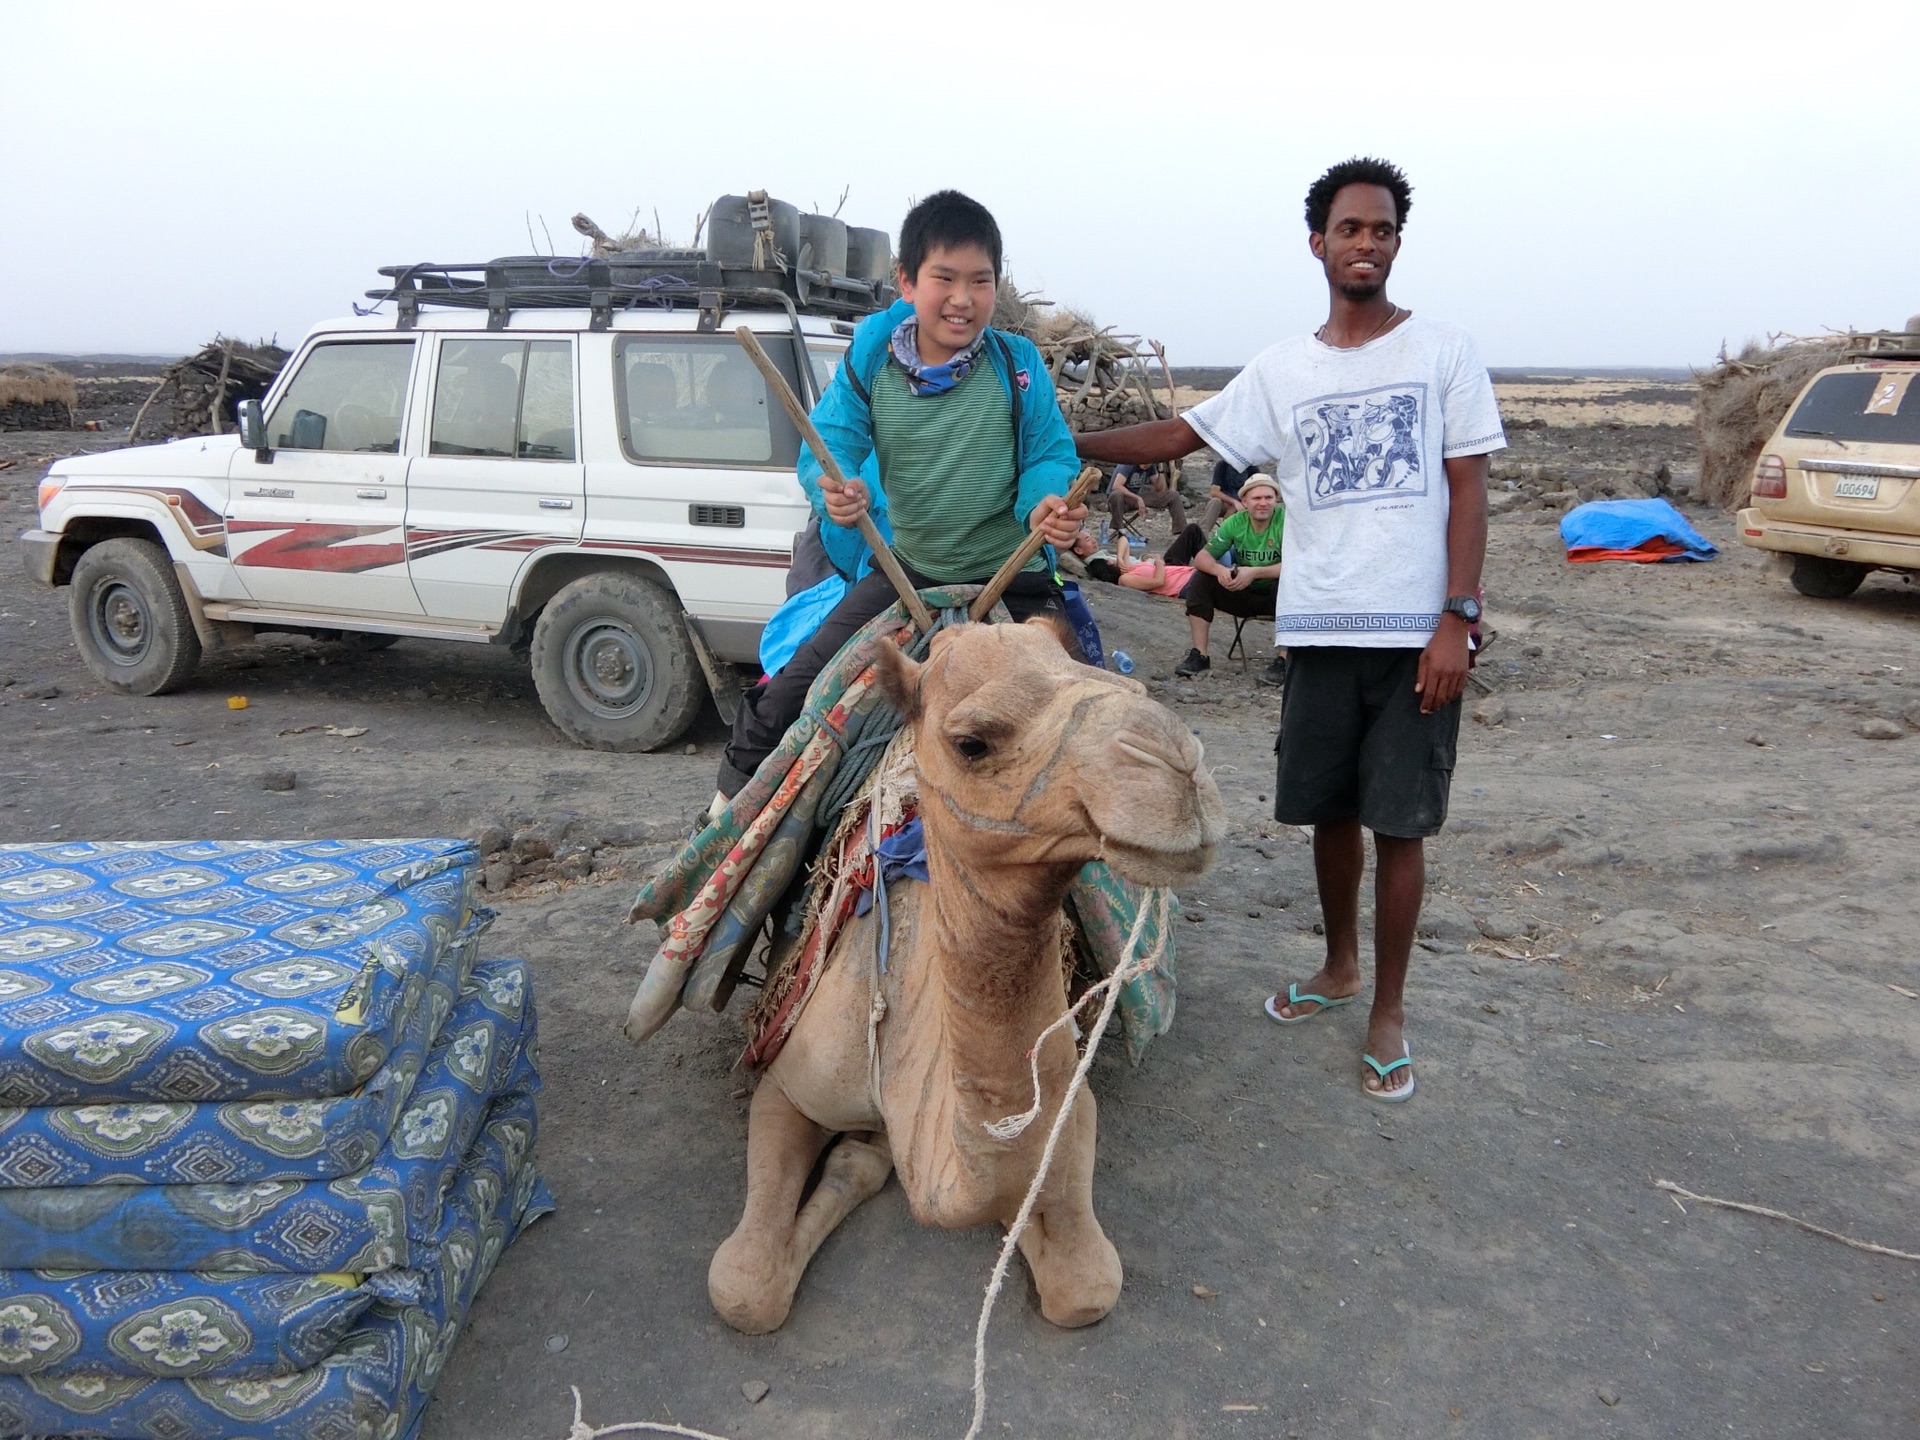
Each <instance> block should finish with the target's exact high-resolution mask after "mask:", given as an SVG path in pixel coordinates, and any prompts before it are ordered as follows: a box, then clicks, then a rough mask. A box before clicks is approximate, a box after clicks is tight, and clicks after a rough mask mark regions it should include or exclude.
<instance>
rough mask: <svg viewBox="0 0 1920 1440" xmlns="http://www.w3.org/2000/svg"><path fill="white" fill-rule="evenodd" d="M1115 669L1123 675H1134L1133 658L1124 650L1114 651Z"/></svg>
mask: <svg viewBox="0 0 1920 1440" xmlns="http://www.w3.org/2000/svg"><path fill="white" fill-rule="evenodd" d="M1113 668H1114V669H1116V670H1118V671H1119V672H1120V673H1121V674H1122V675H1131V674H1133V657H1132V656H1131V655H1129V654H1127V652H1126V651H1124V650H1116V651H1114V652H1113Z"/></svg>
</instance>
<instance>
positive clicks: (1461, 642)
mask: <svg viewBox="0 0 1920 1440" xmlns="http://www.w3.org/2000/svg"><path fill="white" fill-rule="evenodd" d="M1445 463H1446V468H1447V495H1448V504H1449V506H1450V508H1449V510H1448V512H1447V594H1448V595H1478V594H1479V593H1480V571H1481V569H1482V567H1483V566H1484V565H1485V564H1486V559H1487V468H1488V465H1489V463H1490V461H1489V459H1488V457H1487V456H1485V455H1456V456H1454V457H1453V458H1451V459H1449V460H1447V461H1446V462H1445ZM1466 684H1467V622H1466V621H1465V620H1462V619H1461V618H1460V617H1459V616H1458V615H1455V614H1454V613H1453V612H1452V611H1445V612H1443V613H1442V614H1441V616H1440V628H1439V629H1438V630H1436V631H1434V634H1433V639H1431V640H1429V641H1428V642H1427V646H1426V649H1424V650H1422V651H1421V652H1420V670H1419V676H1418V678H1417V679H1416V680H1415V681H1414V684H1413V688H1414V689H1415V690H1416V691H1418V692H1419V695H1420V713H1421V714H1422V715H1428V714H1431V713H1432V712H1433V711H1435V710H1438V709H1439V708H1440V707H1441V706H1443V705H1451V704H1452V703H1453V702H1454V701H1455V700H1458V699H1459V698H1460V692H1461V691H1462V690H1464V689H1465V688H1466Z"/></svg>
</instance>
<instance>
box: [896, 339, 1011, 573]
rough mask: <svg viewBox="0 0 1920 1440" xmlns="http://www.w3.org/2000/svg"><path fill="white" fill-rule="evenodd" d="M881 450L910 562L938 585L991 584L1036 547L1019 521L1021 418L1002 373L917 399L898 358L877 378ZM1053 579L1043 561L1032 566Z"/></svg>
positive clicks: (985, 365)
mask: <svg viewBox="0 0 1920 1440" xmlns="http://www.w3.org/2000/svg"><path fill="white" fill-rule="evenodd" d="M872 394H873V399H872V407H873V448H874V451H875V453H876V454H878V455H879V457H880V484H881V486H882V488H883V489H885V491H886V492H887V519H888V520H889V522H891V524H892V526H893V548H894V550H895V551H896V552H897V553H898V554H899V556H900V558H901V559H902V560H903V561H905V562H906V563H907V564H908V565H911V566H912V567H913V568H914V569H915V570H917V571H919V572H920V573H921V574H922V575H925V576H926V577H927V578H928V579H930V580H935V581H939V582H942V583H945V584H956V583H959V582H962V581H967V580H984V579H986V578H987V577H988V576H990V575H992V574H993V572H994V571H996V570H998V569H999V568H1000V566H1001V565H1002V564H1003V563H1004V562H1005V560H1006V558H1007V557H1008V556H1009V555H1011V554H1012V553H1013V552H1014V551H1015V550H1017V549H1019V548H1020V542H1021V541H1022V540H1025V539H1026V538H1027V527H1026V526H1025V525H1023V524H1022V523H1021V522H1020V520H1019V519H1017V518H1016V517H1015V516H1014V513H1013V504H1014V496H1015V492H1016V489H1017V487H1018V483H1019V478H1018V476H1017V475H1016V473H1015V470H1014V436H1013V412H1012V407H1011V406H1010V405H1009V404H1008V403H1007V395H1006V390H1005V388H1004V387H1003V386H1002V385H1001V383H1000V377H999V376H998V375H997V374H995V373H994V369H993V365H992V363H991V362H990V361H988V359H987V358H986V357H985V356H984V355H983V356H981V358H980V361H979V363H978V364H976V365H975V366H974V367H973V369H972V370H970V371H969V372H968V373H967V378H966V379H964V380H962V381H961V382H960V383H959V384H958V385H956V386H955V387H954V388H953V389H951V390H949V391H947V393H946V394H944V395H915V394H914V393H913V392H912V391H910V390H908V389H907V381H906V376H905V375H904V374H903V373H902V372H901V370H900V367H899V365H898V364H896V363H895V362H894V361H893V360H892V359H891V358H889V359H888V360H887V362H886V364H884V365H882V366H881V367H880V373H879V374H878V375H876V376H874V378H873V391H872ZM1026 568H1027V569H1029V570H1044V569H1045V568H1046V561H1045V560H1044V559H1043V558H1042V557H1041V556H1035V557H1034V559H1033V560H1032V562H1031V563H1029V564H1028V566H1027V567H1026Z"/></svg>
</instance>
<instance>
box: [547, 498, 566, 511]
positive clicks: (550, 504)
mask: <svg viewBox="0 0 1920 1440" xmlns="http://www.w3.org/2000/svg"><path fill="white" fill-rule="evenodd" d="M540 508H541V509H542V510H571V509H572V508H573V501H571V500H553V499H547V498H542V500H541V501H540Z"/></svg>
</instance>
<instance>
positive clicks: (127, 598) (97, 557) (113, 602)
mask: <svg viewBox="0 0 1920 1440" xmlns="http://www.w3.org/2000/svg"><path fill="white" fill-rule="evenodd" d="M68 614H69V616H70V617H71V619H72V622H73V638H74V641H75V643H76V644H78V646H79V647H80V658H81V659H82V660H83V661H85V662H86V666H87V669H89V670H91V671H92V672H93V675H94V678H95V679H97V680H99V681H100V682H101V683H102V684H104V685H105V686H107V688H108V689H110V690H117V691H119V692H120V693H121V694H122V695H164V694H165V693H166V692H167V691H169V690H174V689H178V688H179V687H180V686H181V685H182V684H184V683H185V682H186V679H187V677H188V676H190V675H191V674H193V669H194V666H196V665H198V664H199V663H200V636H199V635H198V634H197V633H196V632H195V631H194V628H193V617H192V615H191V614H189V613H188V610H187V601H186V597H185V596H184V595H182V594H181V592H180V582H179V581H178V580H177V579H176V578H174V573H173V563H172V561H171V560H169V559H168V557H167V552H166V550H165V549H163V548H162V547H161V546H159V545H157V544H155V543H154V542H153V541H151V540H133V539H119V540H104V541H102V542H101V543H100V544H98V545H95V546H94V547H93V548H92V549H90V550H88V551H87V552H86V553H85V554H84V555H82V556H81V557H80V559H79V561H78V563H76V564H75V565H74V567H73V592H72V595H71V596H70V597H69V601H68Z"/></svg>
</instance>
